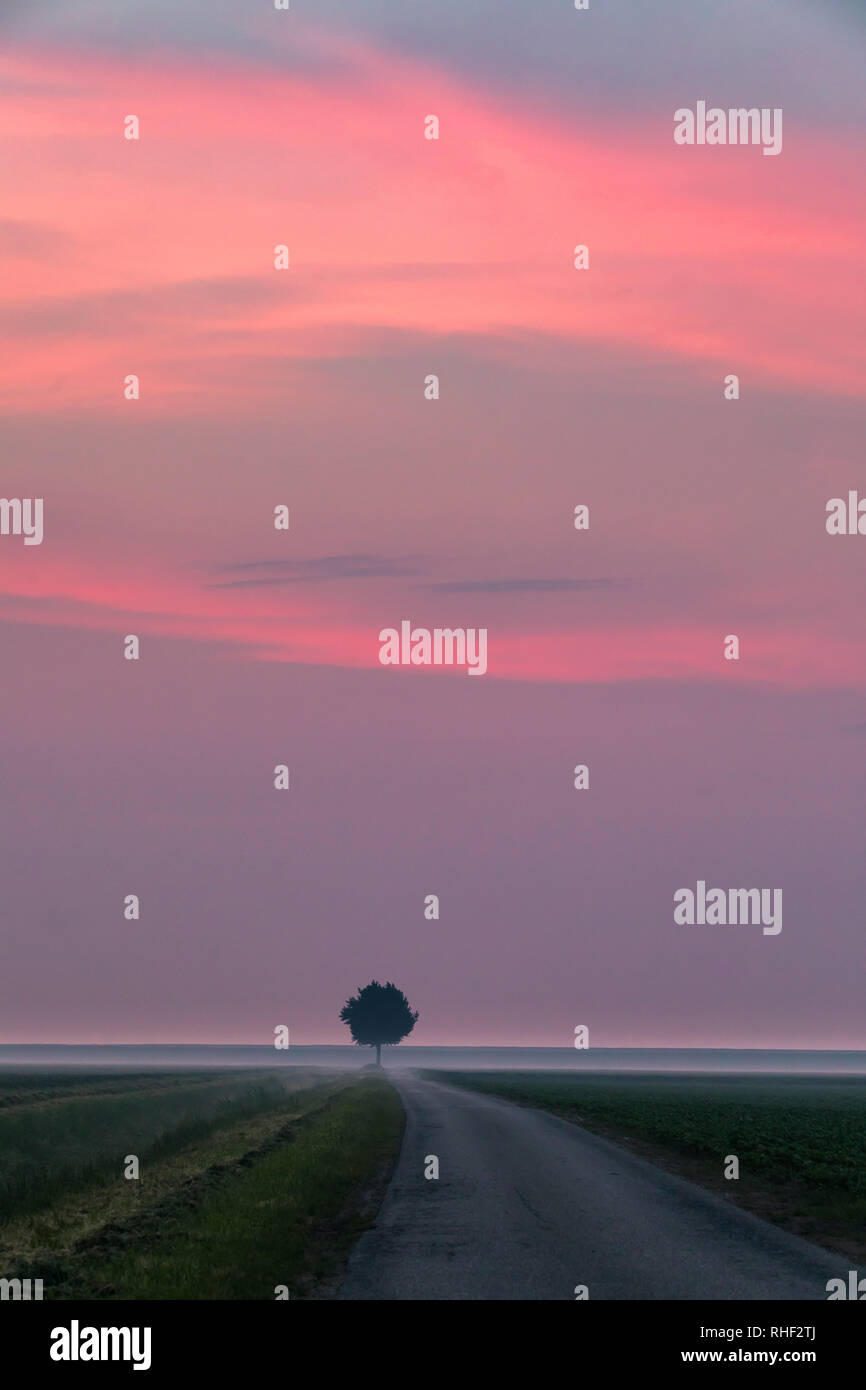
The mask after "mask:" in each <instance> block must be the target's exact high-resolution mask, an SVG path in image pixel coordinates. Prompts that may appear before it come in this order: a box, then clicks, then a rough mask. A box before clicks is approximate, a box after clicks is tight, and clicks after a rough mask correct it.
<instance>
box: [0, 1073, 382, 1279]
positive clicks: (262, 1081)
mask: <svg viewBox="0 0 866 1390" xmlns="http://www.w3.org/2000/svg"><path fill="white" fill-rule="evenodd" d="M403 1124H404V1116H403V1110H402V1106H401V1105H400V1101H399V1099H398V1097H397V1095H396V1092H395V1091H394V1090H393V1088H392V1087H391V1086H390V1085H389V1084H388V1083H387V1082H386V1081H385V1080H384V1079H383V1078H382V1077H381V1075H378V1076H371V1075H370V1074H369V1073H363V1072H362V1073H357V1072H356V1073H337V1072H328V1071H325V1070H324V1069H309V1070H301V1069H295V1068H292V1069H291V1070H289V1069H283V1070H281V1071H273V1072H270V1071H268V1072H266V1071H253V1070H250V1071H238V1070H232V1071H227V1072H214V1071H210V1072H168V1073H159V1072H147V1073H127V1074H119V1073H106V1072H104V1071H103V1072H99V1073H96V1072H94V1073H89V1074H77V1075H74V1076H73V1075H70V1074H50V1073H47V1072H46V1073H35V1072H33V1071H28V1072H27V1073H26V1074H24V1073H16V1074H13V1073H6V1074H3V1075H0V1155H2V1159H0V1277H6V1278H16V1277H17V1278H28V1277H30V1278H41V1279H43V1282H44V1297H45V1298H46V1299H47V1298H109V1299H111V1298H117V1299H127V1298H245V1299H249V1298H274V1297H275V1293H274V1290H275V1288H276V1287H277V1286H278V1285H285V1286H286V1287H287V1289H288V1291H289V1294H290V1296H291V1297H293V1298H297V1297H317V1296H319V1297H320V1296H327V1293H328V1292H329V1290H330V1288H331V1286H332V1284H333V1281H334V1280H335V1278H336V1277H337V1275H338V1273H339V1271H340V1269H341V1268H342V1263H343V1261H344V1260H345V1256H346V1254H347V1252H348V1250H349V1248H350V1246H351V1244H352V1243H353V1241H354V1240H355V1239H356V1238H357V1236H358V1234H359V1233H360V1231H361V1230H362V1229H363V1228H364V1226H365V1225H366V1224H369V1221H370V1220H371V1219H372V1217H373V1215H374V1214H375V1210H376V1206H377V1204H378V1201H379V1199H380V1197H381V1194H382V1192H383V1191H384V1186H385V1183H386V1180H387V1176H388V1173H389V1171H390V1167H391V1165H392V1164H393V1161H394V1159H395V1157H396V1154H397V1151H398V1149H399V1144H400V1140H401V1137H402V1130H403ZM129 1155H135V1156H136V1157H137V1158H138V1161H139V1173H140V1176H139V1177H138V1178H137V1179H135V1178H127V1177H125V1176H124V1168H125V1167H126V1166H127V1163H126V1160H127V1157H128V1156H129Z"/></svg>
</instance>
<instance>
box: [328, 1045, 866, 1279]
mask: <svg viewBox="0 0 866 1390" xmlns="http://www.w3.org/2000/svg"><path fill="white" fill-rule="evenodd" d="M389 1079H390V1080H392V1081H393V1083H394V1085H395V1086H396V1087H397V1089H398V1091H399V1092H400V1095H401V1097H402V1100H403V1104H404V1105H405V1107H406V1132H405V1136H404V1139H403V1146H402V1149H401V1151H400V1157H399V1160H398V1163H397V1167H396V1169H395V1172H394V1176H393V1179H392V1181H391V1184H390V1186H389V1188H388V1191H387V1193H386V1196H385V1200H384V1202H383V1205H382V1208H381V1210H380V1212H379V1215H378V1218H377V1220H376V1224H375V1225H374V1226H373V1227H371V1228H370V1229H369V1230H368V1231H366V1232H365V1233H364V1235H363V1236H362V1237H361V1239H360V1241H359V1242H358V1244H357V1246H356V1247H355V1249H354V1250H353V1252H352V1255H351V1257H350V1260H349V1265H348V1269H347V1272H346V1278H345V1280H344V1282H343V1285H342V1287H341V1289H340V1292H339V1293H338V1295H337V1296H338V1298H341V1299H515V1300H519V1299H569V1300H573V1299H575V1297H576V1296H577V1295H576V1293H575V1289H576V1286H578V1285H585V1286H586V1288H587V1291H588V1297H589V1299H590V1300H593V1299H714V1298H720V1299H773V1298H783V1299H820V1300H825V1299H826V1298H827V1289H826V1285H827V1280H828V1279H834V1278H842V1279H846V1280H847V1274H848V1268H849V1264H850V1261H849V1260H848V1259H847V1257H846V1256H844V1255H834V1254H832V1253H831V1252H829V1251H824V1250H822V1249H820V1248H819V1247H818V1246H815V1245H810V1244H808V1243H807V1242H806V1241H804V1240H800V1239H799V1238H798V1237H797V1236H792V1235H789V1234H788V1233H787V1232H785V1231H781V1230H778V1229H777V1228H776V1227H774V1226H771V1225H768V1224H767V1223H766V1222H764V1221H761V1220H759V1219H758V1218H757V1217H754V1216H752V1215H750V1214H749V1213H748V1212H745V1211H741V1210H740V1209H738V1208H736V1207H734V1206H732V1205H730V1204H729V1203H727V1202H725V1201H724V1200H723V1199H722V1198H720V1197H717V1196H715V1195H714V1194H713V1193H711V1192H707V1191H704V1190H703V1189H701V1188H699V1187H696V1186H694V1185H693V1184H692V1183H689V1182H685V1181H684V1180H683V1179H682V1178H677V1177H674V1176H673V1175H672V1174H670V1173H666V1172H664V1171H663V1170H662V1169H660V1168H656V1167H654V1166H653V1165H652V1164H651V1163H647V1162H646V1160H644V1159H642V1158H638V1157H636V1156H635V1155H633V1154H631V1153H628V1152H627V1151H626V1150H625V1149H621V1148H619V1147H618V1146H617V1145H615V1144H612V1143H609V1142H608V1141H607V1140H605V1139H601V1138H599V1137H598V1136H597V1135H594V1134H590V1133H589V1132H588V1131H587V1130H585V1129H581V1128H580V1127H579V1126H578V1125H574V1124H570V1123H568V1122H567V1121H565V1120H560V1119H557V1118H556V1117H555V1116H553V1115H546V1114H544V1113H543V1112H542V1111H540V1110H531V1109H526V1108H524V1107H522V1106H517V1105H513V1104H510V1103H509V1102H508V1101H504V1100H498V1099H496V1098H494V1097H491V1096H485V1095H482V1094H480V1093H479V1092H473V1091H466V1090H462V1089H460V1088H458V1087H451V1086H446V1085H440V1084H439V1083H438V1082H432V1081H423V1080H421V1078H420V1077H417V1076H414V1075H413V1074H412V1073H411V1072H399V1071H395V1072H392V1073H391V1075H390V1078H389ZM429 1155H435V1156H436V1157H437V1158H438V1160H439V1177H438V1179H435V1178H425V1177H424V1170H425V1166H426V1165H427V1158H428V1156H429ZM720 1162H721V1159H720Z"/></svg>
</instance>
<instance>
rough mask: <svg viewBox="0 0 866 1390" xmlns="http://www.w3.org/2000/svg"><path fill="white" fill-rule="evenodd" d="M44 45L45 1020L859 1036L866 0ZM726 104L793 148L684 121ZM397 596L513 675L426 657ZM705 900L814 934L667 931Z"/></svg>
mask: <svg viewBox="0 0 866 1390" xmlns="http://www.w3.org/2000/svg"><path fill="white" fill-rule="evenodd" d="M0 39H2V45H0V51H2V57H0V263H2V275H0V358H2V363H3V366H2V369H0V433H2V457H3V469H2V494H3V496H4V497H5V498H7V499H11V498H37V497H38V498H42V499H43V506H44V535H43V540H42V543H41V544H39V545H25V544H24V543H23V538H22V537H21V536H20V535H14V534H8V535H0V650H2V655H3V660H2V668H0V669H2V674H0V709H2V727H0V786H2V795H0V873H2V887H3V910H2V919H0V920H2V930H0V1041H3V1042H25V1043H26V1042H30V1043H36V1042H97V1043H98V1042H158V1041H161V1042H196V1041H200V1042H249V1043H260V1042H263V1041H267V1040H268V1039H270V1038H271V1037H272V1036H273V1033H274V1029H275V1028H276V1027H277V1026H280V1025H286V1026H288V1027H289V1028H290V1033H291V1038H292V1041H293V1042H295V1043H297V1044H303V1043H308V1044H309V1043H332V1042H341V1041H347V1040H348V1037H347V1033H346V1030H345V1028H344V1026H343V1025H342V1024H341V1023H340V1021H339V1018H338V1013H339V1009H340V1007H341V1005H342V1003H343V1002H344V1000H345V999H346V998H347V997H348V995H350V994H351V993H354V992H355V991H356V989H357V988H358V986H359V985H363V984H365V983H366V982H367V981H368V980H370V979H371V978H378V979H380V980H394V981H395V982H396V983H397V984H398V985H399V986H400V987H401V988H402V989H404V990H405V992H406V993H407V995H408V997H409V999H410V1001H411V1003H412V1005H413V1006H414V1007H415V1008H417V1009H418V1010H419V1012H420V1020H419V1022H418V1025H417V1027H416V1029H415V1032H414V1033H413V1035H412V1041H413V1042H416V1043H418V1044H427V1045H435V1044H452V1045H457V1044H466V1045H471V1044H479V1045H482V1044H487V1045H514V1046H533V1045H539V1046H557V1045H561V1046H566V1047H567V1046H570V1045H571V1042H572V1039H573V1036H574V1031H575V1028H576V1027H578V1026H580V1025H583V1026H586V1027H587V1028H588V1029H589V1040H590V1045H592V1044H595V1045H598V1046H607V1047H610V1046H653V1047H658V1046H671V1047H676V1046H682V1047H701V1046H703V1047H713V1046H718V1047H737V1046H739V1047H748V1048H752V1047H794V1048H810V1047H817V1048H820V1047H825V1048H845V1047H851V1048H857V1047H863V1046H866V1042H864V1004H863V987H862V971H863V964H864V945H863V941H864V936H863V907H862V904H863V897H864V885H863V863H864V853H863V851H864V845H863V808H864V792H866V773H864V753H866V708H864V686H866V660H864V623H863V608H864V580H863V574H864V561H866V537H864V536H859V535H857V536H851V535H848V536H844V537H843V536H831V535H829V534H828V533H827V529H826V524H825V523H826V515H827V513H826V507H827V503H828V501H829V499H832V498H836V497H841V498H844V499H847V497H848V494H849V492H850V491H858V490H859V492H858V496H860V497H863V498H864V499H866V467H864V463H863V447H862V438H863V434H862V427H863V405H862V381H863V368H864V357H866V334H864V332H863V285H864V283H866V280H864V265H863V262H864V251H863V214H864V203H866V192H864V185H863V180H862V168H863V155H864V149H863V145H864V137H863V130H864V115H866V91H864V86H863V82H862V67H863V52H864V39H866V23H864V20H863V16H862V11H860V10H859V9H858V7H857V6H856V5H853V4H848V3H834V4H830V3H828V4H824V5H822V6H820V7H817V6H814V5H811V4H807V3H805V0H804V2H803V3H800V0H786V3H778V2H777V0H730V2H729V3H726V4H723V5H714V6H712V7H710V6H707V7H703V6H698V7H696V6H695V5H694V4H693V3H691V0H689V2H688V3H687V0H660V2H659V3H657V4H653V5H652V6H646V5H643V4H641V5H638V4H620V5H612V4H609V3H602V0H591V3H590V8H589V9H588V10H586V11H576V10H574V8H573V7H572V8H569V5H568V4H567V3H566V2H565V0H531V3H530V0H472V3H471V4H467V3H466V0H443V2H442V3H439V4H437V5H432V6H431V5H427V4H422V3H415V4H412V3H408V2H407V0H375V2H374V0H319V3H317V4H315V5H313V4H307V3H301V0H292V5H291V9H290V10H288V11H276V10H274V9H273V8H272V7H270V6H269V5H268V4H267V3H265V0H260V2H259V3H250V2H249V0H247V3H242V0H186V2H185V3H184V4H183V5H182V6H179V5H177V3H176V0H152V3H150V4H148V5H147V6H139V5H134V4H132V3H129V0H119V2H118V0H78V3H66V2H65V0H55V3H45V4H41V5H39V6H34V5H32V4H29V3H28V4H16V3H12V4H9V3H7V4H6V6H5V8H4V10H3V11H2V15H0ZM699 101H706V103H707V105H708V106H714V105H715V106H718V107H720V108H722V109H728V108H730V107H742V106H745V107H757V108H759V109H763V108H766V109H768V110H775V109H780V110H781V111H782V113H783V125H782V130H783V143H782V150H781V152H780V153H779V154H778V155H776V156H773V157H765V156H764V154H763V152H762V149H761V148H760V147H756V146H744V145H740V146H735V145H726V146H709V145H704V146H698V145H691V146H683V145H677V144H676V143H675V142H674V140H673V129H674V112H675V111H677V110H678V109H680V108H694V107H696V104H697V103H698V102H699ZM130 115H134V116H136V117H137V118H138V125H139V131H138V134H139V138H138V139H137V140H132V139H127V138H125V133H124V131H125V124H128V123H127V118H128V117H129V116H130ZM431 115H435V116H436V117H437V119H438V122H439V130H438V139H427V138H425V125H427V124H428V120H427V118H428V117H430V116H431ZM282 245H284V246H286V247H288V249H289V266H288V269H285V270H278V269H276V268H275V248H276V247H278V246H282ZM578 245H584V246H586V247H587V248H588V256H589V268H588V269H585V270H583V269H582V270H578V269H575V265H574V251H575V247H576V246H578ZM431 374H434V375H435V376H437V377H438V382H439V396H438V399H427V398H426V397H425V382H426V381H427V379H428V377H429V376H430V375H431ZM731 374H734V375H736V376H737V378H738V381H739V397H738V398H737V399H726V394H725V382H726V378H728V377H729V376H730V375H731ZM130 375H135V376H136V377H137V378H138V381H139V392H140V394H139V398H138V399H127V398H126V395H125V389H124V384H125V382H126V381H127V378H128V377H129V376H130ZM278 506H286V507H288V508H289V515H290V525H289V528H288V529H287V530H277V529H275V526H274V509H275V507H278ZM576 506H586V507H588V508H589V526H588V529H584V530H576V529H575V526H574V511H575V507H576ZM404 620H409V621H410V622H411V623H412V624H413V626H416V627H425V628H429V629H433V628H435V627H451V628H466V629H469V628H484V629H486V630H487V633H488V639H487V640H488V669H487V671H486V673H485V674H484V675H483V676H482V677H479V678H468V675H467V671H466V669H465V668H464V669H453V670H445V669H439V668H432V667H423V666H409V667H406V668H403V667H388V666H383V665H381V664H380V662H379V647H380V640H379V634H380V631H382V630H384V629H386V628H399V627H400V624H401V622H402V621H404ZM131 634H134V635H136V636H138V638H139V641H140V657H139V659H138V660H137V661H131V660H126V659H125V658H124V638H125V637H126V636H128V635H131ZM731 634H735V635H737V636H738V638H739V642H740V655H739V659H738V660H728V659H726V658H725V655H724V650H725V643H726V639H727V637H728V636H729V635H731ZM282 764H284V765H286V766H287V767H288V768H289V788H288V790H286V791H282V790H277V789H276V788H275V786H274V769H275V767H276V766H278V765H282ZM579 764H582V765H585V766H586V767H587V768H588V769H589V787H588V788H586V789H582V790H577V789H575V786H574V781H575V778H574V769H575V767H576V766H577V765H579ZM699 880H703V881H705V882H706V883H707V885H708V888H709V887H720V888H723V889H725V890H727V889H729V888H739V887H742V888H753V887H761V888H767V889H781V890H782V892H783V901H784V915H783V927H782V930H781V931H780V932H779V933H778V934H776V935H768V934H765V933H764V932H763V931H762V928H761V926H760V924H748V925H725V926H722V925H715V926H707V925H698V924H695V925H682V924H677V923H675V921H674V903H673V895H674V893H675V892H676V891H677V890H678V889H680V888H682V887H686V886H690V887H691V888H692V889H696V885H697V883H698V881H699ZM129 894H136V895H137V896H138V897H139V900H140V916H139V919H138V920H127V919H126V917H125V914H124V902H125V899H126V897H127V895H129ZM431 894H435V895H437V896H438V898H439V916H438V919H435V920H431V919H428V917H427V916H425V900H426V899H427V898H428V895H431ZM428 911H429V909H428Z"/></svg>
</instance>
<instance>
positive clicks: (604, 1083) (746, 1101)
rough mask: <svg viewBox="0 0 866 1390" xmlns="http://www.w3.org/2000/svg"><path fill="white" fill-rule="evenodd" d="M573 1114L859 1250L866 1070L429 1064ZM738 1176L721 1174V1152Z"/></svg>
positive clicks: (476, 1085) (746, 1202)
mask: <svg viewBox="0 0 866 1390" xmlns="http://www.w3.org/2000/svg"><path fill="white" fill-rule="evenodd" d="M426 1075H428V1076H430V1077H431V1079H433V1080H437V1081H443V1082H447V1083H448V1084H450V1085H460V1086H466V1087H468V1088H469V1089H471V1090H477V1091H485V1092H488V1093H489V1094H491V1095H499V1096H503V1097H504V1098H505V1099H506V1100H511V1101H516V1102H517V1103H518V1104H521V1105H530V1106H535V1107H537V1108H539V1109H542V1110H549V1111H551V1112H552V1113H553V1114H555V1115H559V1116H561V1117H562V1118H563V1119H566V1120H571V1121H573V1122H575V1123H579V1124H581V1125H583V1126H584V1128H586V1129H590V1130H593V1131H594V1132H595V1133H598V1134H602V1135H604V1136H606V1137H607V1138H610V1139H612V1140H614V1141H616V1142H617V1143H621V1144H623V1145H625V1147H627V1148H631V1149H632V1150H633V1151H634V1152H636V1153H639V1154H641V1155H643V1156H644V1157H646V1158H649V1159H651V1160H652V1161H653V1162H655V1163H658V1164H660V1165H661V1166H663V1167H666V1168H669V1169H670V1170H671V1171H674V1172H677V1173H679V1174H680V1175H681V1176H684V1177H688V1178H690V1179H691V1180H692V1181H695V1182H700V1183H702V1184H703V1185H705V1186H707V1187H710V1188H712V1189H713V1190H714V1191H716V1192H718V1193H719V1194H720V1195H722V1196H724V1197H726V1198H728V1199H729V1200H731V1201H735V1202H738V1203H739V1204H740V1205H742V1206H745V1207H747V1208H748V1209H749V1210H751V1211H754V1212H756V1213H757V1214H759V1215H761V1216H764V1217H765V1218H766V1219H768V1220H772V1221H776V1222H777V1223H778V1224H780V1225H783V1226H785V1227H786V1228H787V1229H789V1230H792V1231H795V1232H796V1233H797V1234H799V1235H803V1236H805V1237H806V1238H808V1239H811V1240H814V1241H816V1242H818V1243H820V1244H823V1245H826V1246H828V1247H829V1248H831V1249H834V1250H839V1251H841V1252H842V1253H844V1254H849V1255H852V1256H859V1257H860V1258H861V1259H863V1258H866V1079H863V1078H861V1077H839V1076H835V1077H814V1076H812V1077H800V1076H729V1075H725V1076H698V1075H691V1076H685V1075H676V1076H673V1075H662V1074H652V1075H650V1074H645V1075H633V1076H622V1075H619V1076H611V1075H610V1074H605V1073H600V1072H597V1073H594V1074H588V1073H585V1072H584V1073H582V1074H580V1075H574V1074H570V1075H569V1074H566V1075H563V1073H562V1072H535V1073H531V1072H428V1073H426ZM729 1154H733V1155H736V1157H737V1158H738V1159H739V1171H740V1176H739V1178H738V1179H737V1180H732V1179H725V1177H724V1166H725V1159H726V1157H727V1155H729Z"/></svg>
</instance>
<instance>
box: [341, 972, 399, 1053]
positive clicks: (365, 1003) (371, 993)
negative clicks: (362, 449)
mask: <svg viewBox="0 0 866 1390" xmlns="http://www.w3.org/2000/svg"><path fill="white" fill-rule="evenodd" d="M340 1018H341V1019H342V1020H343V1022H344V1023H346V1024H348V1026H349V1031H350V1033H351V1034H352V1041H353V1042H356V1043H357V1044H358V1046H359V1047H375V1049H376V1066H377V1067H380V1066H381V1065H382V1047H383V1046H385V1047H388V1046H391V1045H393V1044H394V1043H398V1042H401V1041H402V1039H403V1038H405V1037H408V1035H409V1034H410V1033H411V1032H412V1029H413V1028H414V1027H415V1024H416V1023H417V1021H418V1011H417V1009H416V1011H415V1012H414V1013H413V1012H412V1010H411V1009H410V1007H409V1000H408V999H407V998H406V996H405V994H404V993H403V991H402V989H398V988H397V986H396V985H392V984H391V983H390V981H389V983H388V984H386V985H380V984H379V981H378V980H373V981H371V983H370V984H369V985H365V986H364V988H363V989H359V990H358V993H357V994H353V995H352V997H351V999H347V1000H346V1002H345V1004H344V1005H343V1007H342V1009H341V1010H340Z"/></svg>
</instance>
